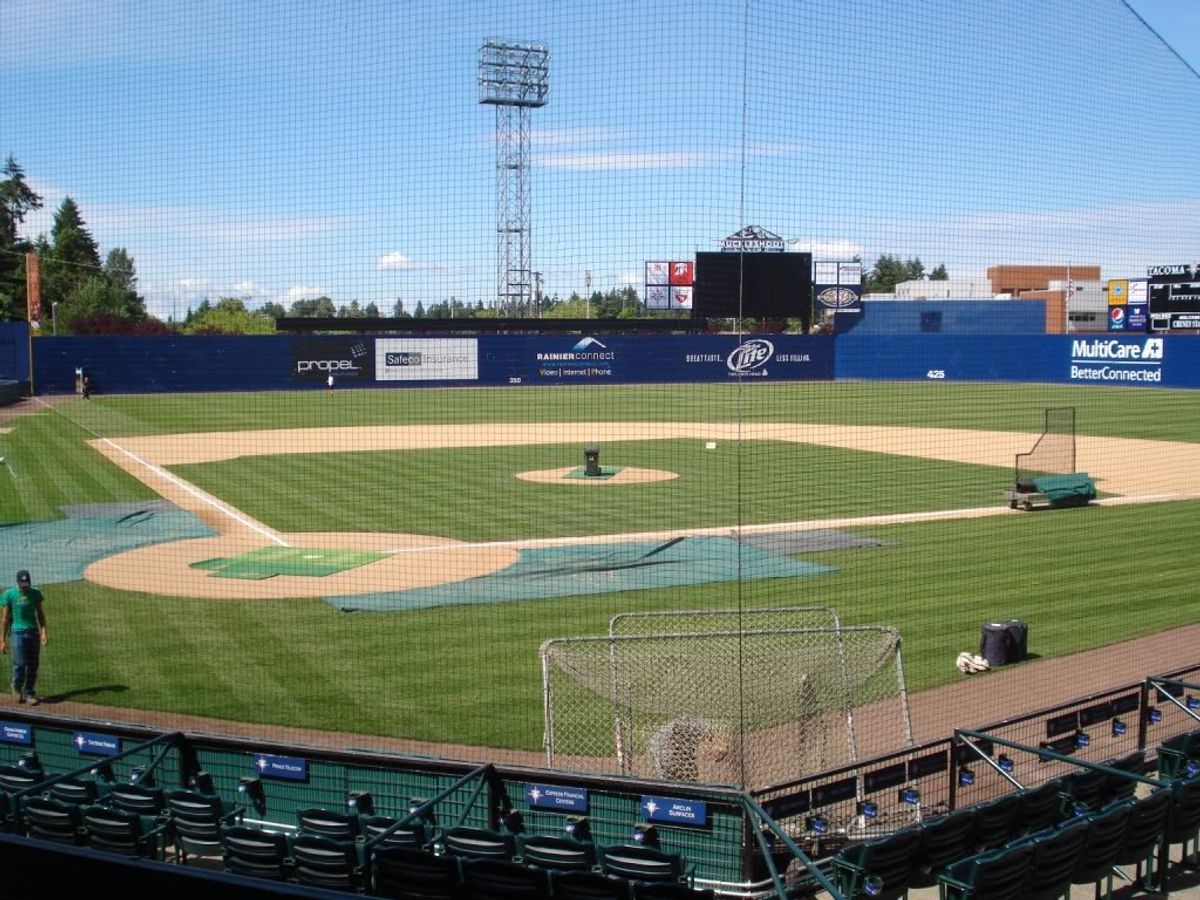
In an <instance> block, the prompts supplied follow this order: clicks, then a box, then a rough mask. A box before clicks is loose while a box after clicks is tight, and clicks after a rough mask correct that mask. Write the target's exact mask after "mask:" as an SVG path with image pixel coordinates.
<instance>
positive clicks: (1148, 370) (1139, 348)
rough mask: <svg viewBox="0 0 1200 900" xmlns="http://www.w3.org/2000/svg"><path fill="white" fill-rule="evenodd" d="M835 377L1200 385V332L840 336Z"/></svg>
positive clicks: (901, 379) (1147, 385)
mask: <svg viewBox="0 0 1200 900" xmlns="http://www.w3.org/2000/svg"><path fill="white" fill-rule="evenodd" d="M835 377H836V378H837V379H839V380H841V379H855V380H881V381H921V380H931V381H1013V382H1045V383H1051V384H1076V385H1109V386H1120V387H1175V388H1196V387H1200V337H1196V336H1192V335H1172V336H1170V337H1156V336H1152V335H1144V334H1142V335H1127V336H1125V335H1122V336H1120V337H1118V336H1115V335H1110V334H1107V333H1103V332H1101V333H1091V334H1075V335H1036V336H1035V335H1029V336H1023V335H1013V336H1010V337H1006V336H995V335H970V336H955V335H939V334H904V335H894V336H891V337H887V336H883V335H867V334H864V335H860V334H859V333H858V331H857V329H856V330H855V331H853V332H850V333H849V334H844V335H841V336H839V337H838V341H837V364H836V367H835Z"/></svg>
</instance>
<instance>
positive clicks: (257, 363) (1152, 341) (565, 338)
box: [14, 329, 1200, 396]
mask: <svg viewBox="0 0 1200 900" xmlns="http://www.w3.org/2000/svg"><path fill="white" fill-rule="evenodd" d="M34 345H35V346H34V370H35V378H36V387H37V390H38V392H39V393H70V392H72V391H73V390H74V389H75V370H76V368H77V367H80V366H83V367H84V368H86V369H87V371H88V373H89V374H90V375H91V377H92V383H93V388H94V391H95V393H96V394H97V395H100V396H103V395H104V394H122V393H156V392H170V393H175V392H207V391H265V390H297V389H300V390H305V389H307V390H317V389H324V387H325V380H326V378H327V377H328V376H329V375H330V374H332V375H333V376H334V379H335V385H336V388H338V389H344V388H347V387H373V388H405V387H472V386H489V387H494V386H515V387H523V386H528V385H568V384H569V385H585V384H595V385H605V384H690V383H710V384H712V383H733V382H736V381H738V380H741V381H744V382H746V383H765V382H771V381H788V382H797V381H828V380H855V381H861V380H879V381H936V382H941V381H948V382H949V381H971V382H1040V383H1048V384H1073V385H1096V386H1110V387H1113V386H1116V387H1175V388H1197V387H1200V337H1198V336H1194V335H1171V336H1164V337H1159V336H1152V335H1134V334H1124V333H1121V334H1111V335H1110V334H1107V333H1093V334H1086V335H1019V334H1017V335H1004V334H999V335H997V334H973V335H961V334H959V335H954V334H891V335H886V334H871V333H869V332H863V331H860V330H859V329H855V330H852V331H850V332H848V333H845V334H838V335H782V334H768V335H741V336H739V335H733V334H728V335H628V334H612V335H610V334H604V333H596V334H592V335H581V334H548V335H533V334H528V335H508V334H480V335H463V334H445V335H421V336H411V335H293V334H280V335H267V336H255V337H249V336H182V335H170V336H155V337H60V338H55V337H39V338H38V339H37V340H35V341H34ZM14 352H15V351H14Z"/></svg>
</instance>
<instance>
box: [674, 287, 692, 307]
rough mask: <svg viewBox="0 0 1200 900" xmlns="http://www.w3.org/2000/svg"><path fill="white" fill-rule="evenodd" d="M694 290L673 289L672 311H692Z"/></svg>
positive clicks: (687, 288)
mask: <svg viewBox="0 0 1200 900" xmlns="http://www.w3.org/2000/svg"><path fill="white" fill-rule="evenodd" d="M691 308H692V289H691V288H690V287H673V288H671V309H691Z"/></svg>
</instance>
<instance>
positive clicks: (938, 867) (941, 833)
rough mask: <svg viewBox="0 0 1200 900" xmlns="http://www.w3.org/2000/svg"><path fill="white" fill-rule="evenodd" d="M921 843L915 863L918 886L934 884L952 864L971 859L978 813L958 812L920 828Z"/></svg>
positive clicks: (913, 875)
mask: <svg viewBox="0 0 1200 900" xmlns="http://www.w3.org/2000/svg"><path fill="white" fill-rule="evenodd" d="M920 829H921V844H920V850H919V851H918V853H917V855H916V857H915V859H914V864H913V873H912V876H911V880H912V882H913V883H914V884H933V883H935V882H936V881H937V876H938V875H940V874H941V873H942V870H944V869H945V868H946V866H948V865H950V864H951V863H952V862H955V861H957V860H960V859H963V858H964V857H967V856H970V855H971V852H972V850H973V849H974V840H975V810H974V809H972V808H970V807H968V808H967V809H960V810H956V811H955V812H952V813H948V814H947V815H944V816H938V817H937V818H934V819H926V820H925V821H924V822H922V823H921V825H920Z"/></svg>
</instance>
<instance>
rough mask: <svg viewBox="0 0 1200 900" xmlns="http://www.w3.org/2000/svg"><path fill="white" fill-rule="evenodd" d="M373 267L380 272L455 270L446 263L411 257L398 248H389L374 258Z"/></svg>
mask: <svg viewBox="0 0 1200 900" xmlns="http://www.w3.org/2000/svg"><path fill="white" fill-rule="evenodd" d="M375 268H376V269H378V270H379V271H381V272H453V271H456V267H455V266H451V265H447V264H446V263H437V262H425V261H422V260H416V259H412V258H411V257H410V256H409V255H408V254H407V253H403V252H401V251H400V250H391V251H389V252H387V253H385V254H383V255H382V256H380V257H379V258H378V259H377V260H375Z"/></svg>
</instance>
